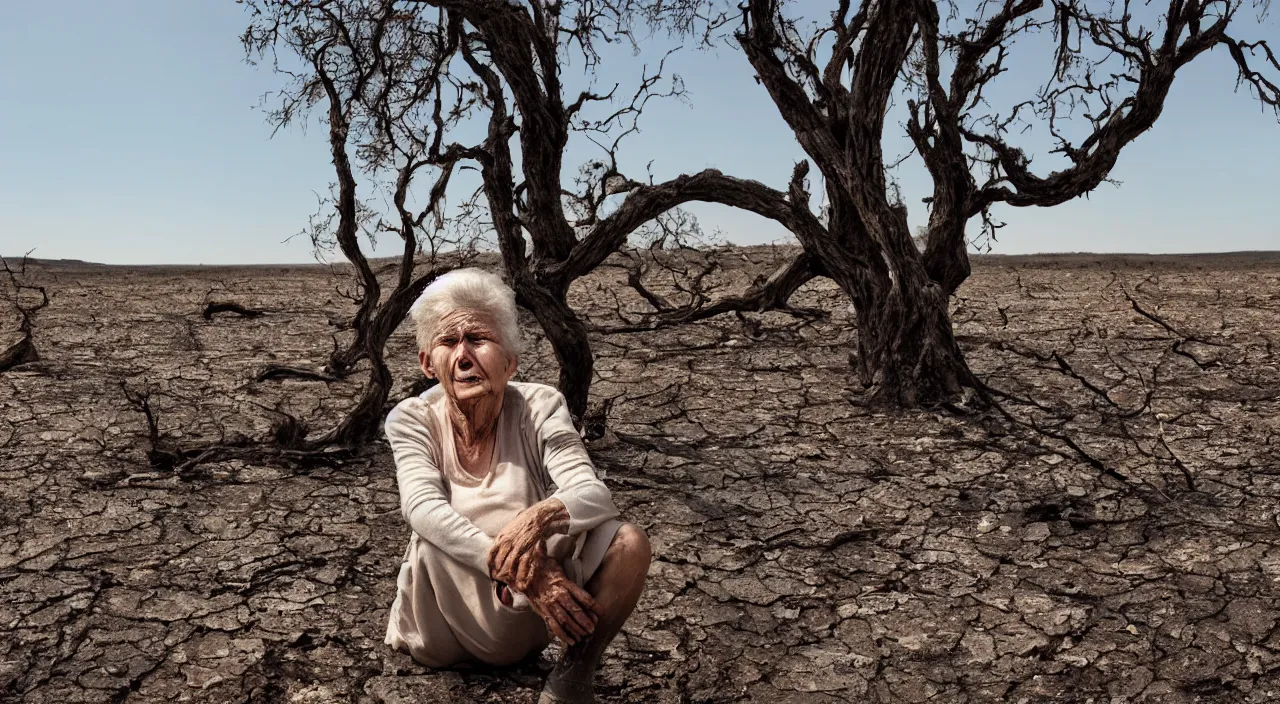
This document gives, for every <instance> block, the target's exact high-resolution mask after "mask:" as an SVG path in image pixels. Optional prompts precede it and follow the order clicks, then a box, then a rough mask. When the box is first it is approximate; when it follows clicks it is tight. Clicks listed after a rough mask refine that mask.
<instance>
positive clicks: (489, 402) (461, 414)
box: [448, 394, 506, 454]
mask: <svg viewBox="0 0 1280 704" xmlns="http://www.w3.org/2000/svg"><path fill="white" fill-rule="evenodd" d="M505 395H506V394H498V395H497V397H496V398H493V397H488V396H486V397H484V398H481V399H478V400H476V401H474V402H472V403H462V404H459V403H457V402H456V401H454V400H453V399H449V401H448V407H449V420H451V421H452V424H453V436H454V438H455V439H456V440H457V445H458V449H459V450H461V451H462V452H461V453H460V454H463V453H465V454H479V453H481V451H483V449H484V448H485V447H487V446H488V444H489V441H490V440H492V439H493V436H494V432H495V431H496V429H497V427H498V416H499V415H501V414H502V400H503V396H505Z"/></svg>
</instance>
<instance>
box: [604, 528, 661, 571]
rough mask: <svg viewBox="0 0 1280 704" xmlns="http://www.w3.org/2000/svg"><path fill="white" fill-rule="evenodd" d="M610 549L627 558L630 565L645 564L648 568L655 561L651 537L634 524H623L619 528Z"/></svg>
mask: <svg viewBox="0 0 1280 704" xmlns="http://www.w3.org/2000/svg"><path fill="white" fill-rule="evenodd" d="M610 548H611V549H615V550H618V551H619V552H620V553H621V554H622V555H624V556H626V559H627V562H629V563H634V564H643V565H645V567H646V568H647V567H648V565H649V563H650V562H652V561H653V546H652V545H650V544H649V536H648V535H646V534H645V532H644V529H643V528H641V527H640V526H638V525H636V524H634V523H623V524H622V526H621V527H619V528H618V532H617V534H616V535H614V537H613V544H612V545H610Z"/></svg>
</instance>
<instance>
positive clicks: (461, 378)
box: [453, 374, 480, 384]
mask: <svg viewBox="0 0 1280 704" xmlns="http://www.w3.org/2000/svg"><path fill="white" fill-rule="evenodd" d="M453 380H454V381H455V382H457V383H459V384H476V383H479V381H480V376H479V375H478V374H460V375H458V376H455V377H453Z"/></svg>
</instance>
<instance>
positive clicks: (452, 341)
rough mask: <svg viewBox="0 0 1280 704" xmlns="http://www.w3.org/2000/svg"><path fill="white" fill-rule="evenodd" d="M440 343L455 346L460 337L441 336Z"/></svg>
mask: <svg viewBox="0 0 1280 704" xmlns="http://www.w3.org/2000/svg"><path fill="white" fill-rule="evenodd" d="M440 344H442V345H444V346H445V347H453V346H454V345H456V344H458V338H456V337H442V338H440Z"/></svg>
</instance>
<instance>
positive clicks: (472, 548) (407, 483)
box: [384, 398, 493, 574]
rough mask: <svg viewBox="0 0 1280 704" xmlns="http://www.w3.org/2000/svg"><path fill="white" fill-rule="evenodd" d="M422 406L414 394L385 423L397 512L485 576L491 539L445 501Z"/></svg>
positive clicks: (435, 542)
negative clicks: (392, 459)
mask: <svg viewBox="0 0 1280 704" xmlns="http://www.w3.org/2000/svg"><path fill="white" fill-rule="evenodd" d="M420 404H421V401H419V400H418V399H416V398H410V399H406V400H405V401H402V402H401V403H400V404H399V405H397V406H396V407H395V408H394V409H393V410H392V411H391V413H389V414H388V415H387V422H386V424H385V426H384V429H385V430H386V433H387V439H388V440H389V441H390V442H391V452H392V454H393V455H394V456H395V461H396V483H397V484H398V485H399V488H400V512H401V513H402V514H403V515H404V519H405V520H406V521H408V523H409V526H410V527H412V528H413V531H414V532H415V533H417V534H418V535H419V536H420V537H422V539H423V540H426V541H427V542H429V543H431V544H432V545H434V546H436V547H437V548H440V549H441V550H443V551H444V552H445V554H447V555H449V556H450V557H452V558H453V559H455V560H457V561H459V562H461V563H463V564H466V565H469V566H471V567H473V568H474V569H477V570H480V571H481V572H483V573H484V574H489V562H488V559H487V556H488V554H489V549H490V548H491V547H493V539H492V538H490V537H489V536H487V535H485V534H484V532H483V531H481V530H480V529H479V528H476V526H475V524H473V523H472V522H471V521H468V520H467V519H466V518H463V517H462V516H461V515H459V514H458V512H457V511H455V510H453V506H451V505H449V499H448V495H447V494H446V492H445V483H444V482H445V480H444V476H443V475H441V473H440V469H439V468H438V467H437V466H436V462H435V456H436V453H437V445H436V440H435V438H433V437H431V431H430V430H429V429H428V428H427V425H426V419H425V418H424V417H423V414H422V411H421V410H420Z"/></svg>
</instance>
